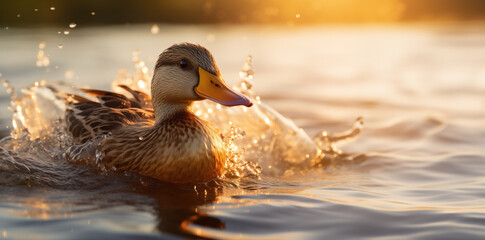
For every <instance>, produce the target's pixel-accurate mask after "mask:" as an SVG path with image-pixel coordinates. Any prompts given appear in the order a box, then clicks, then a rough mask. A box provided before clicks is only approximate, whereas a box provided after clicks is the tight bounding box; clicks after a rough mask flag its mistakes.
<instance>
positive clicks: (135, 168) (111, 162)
mask: <svg viewBox="0 0 485 240" xmlns="http://www.w3.org/2000/svg"><path fill="white" fill-rule="evenodd" d="M217 132H218V130H217V129H215V128H213V127H212V126H211V125H210V124H209V123H207V122H204V121H203V120H201V119H200V118H198V117H197V116H195V115H194V114H192V113H191V112H188V111H181V112H178V113H175V114H174V115H173V116H170V117H168V118H166V119H164V120H163V121H161V122H158V123H156V124H155V125H153V126H140V125H131V126H127V127H124V128H119V129H118V130H115V131H113V132H112V134H111V136H110V137H108V138H105V139H103V140H102V141H101V144H100V145H101V150H102V152H103V153H104V157H103V164H104V165H105V166H106V167H109V168H113V167H114V169H117V170H120V171H130V172H137V173H139V174H142V175H145V176H150V177H153V178H157V179H159V180H162V181H169V182H206V181H209V180H211V179H214V178H216V177H218V176H220V175H221V174H222V173H223V171H224V164H225V162H226V154H225V147H224V144H223V142H222V139H221V137H220V135H219V134H217ZM141 146H145V147H141Z"/></svg>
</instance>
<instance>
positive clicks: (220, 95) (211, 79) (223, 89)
mask: <svg viewBox="0 0 485 240" xmlns="http://www.w3.org/2000/svg"><path fill="white" fill-rule="evenodd" d="M194 91H195V93H197V95H199V96H200V97H203V98H207V99H210V100H212V101H214V102H217V103H220V104H222V105H225V106H238V105H244V106H246V107H251V106H252V105H253V103H252V102H251V100H249V99H248V98H247V97H246V96H244V95H242V94H240V93H237V92H235V91H234V90H232V89H231V88H230V87H228V86H227V84H226V83H225V82H224V79H222V76H216V75H214V74H211V73H209V72H207V71H206V70H204V69H203V68H201V67H199V84H197V86H195V87H194Z"/></svg>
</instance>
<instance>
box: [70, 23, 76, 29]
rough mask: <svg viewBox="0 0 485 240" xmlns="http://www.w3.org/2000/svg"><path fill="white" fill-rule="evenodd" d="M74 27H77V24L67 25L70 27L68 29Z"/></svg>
mask: <svg viewBox="0 0 485 240" xmlns="http://www.w3.org/2000/svg"><path fill="white" fill-rule="evenodd" d="M76 25H77V24H75V23H70V24H69V27H70V28H75V27H76Z"/></svg>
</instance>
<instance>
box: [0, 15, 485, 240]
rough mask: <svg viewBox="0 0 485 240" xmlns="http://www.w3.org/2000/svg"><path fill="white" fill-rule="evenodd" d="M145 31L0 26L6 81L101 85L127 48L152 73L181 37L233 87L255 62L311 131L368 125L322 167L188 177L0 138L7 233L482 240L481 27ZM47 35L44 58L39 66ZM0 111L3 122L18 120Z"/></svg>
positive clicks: (265, 87)
mask: <svg viewBox="0 0 485 240" xmlns="http://www.w3.org/2000/svg"><path fill="white" fill-rule="evenodd" d="M150 27H151V26H148V25H140V26H123V27H106V28H82V26H78V27H77V28H75V29H72V30H71V32H70V34H69V35H64V34H58V33H57V32H58V31H61V29H21V30H20V29H9V30H4V29H3V30H0V41H1V43H2V44H0V54H1V55H0V72H1V73H2V76H1V78H5V79H7V80H9V81H10V83H11V84H12V85H13V86H14V87H15V88H16V89H17V92H19V89H20V88H22V87H26V86H29V85H32V84H34V82H36V81H41V80H42V79H46V80H48V81H64V82H66V83H67V84H68V85H76V86H82V87H83V86H89V87H92V88H100V89H109V88H110V85H111V82H112V80H113V79H115V77H116V75H117V73H118V70H119V69H120V68H125V69H127V70H128V71H133V67H132V65H133V62H132V55H133V50H135V49H139V50H140V53H139V54H138V56H139V57H140V58H141V59H144V60H145V62H146V63H147V65H148V68H149V69H151V68H152V66H153V64H154V61H155V60H156V58H157V56H158V54H159V53H160V52H161V51H162V50H163V49H165V48H166V47H168V46H170V45H171V44H172V43H176V42H182V41H190V42H196V43H200V44H202V45H204V46H206V47H207V48H209V49H210V50H211V51H212V53H213V54H214V56H215V58H216V60H217V62H218V64H219V67H220V68H221V71H222V74H223V75H224V76H225V79H226V81H228V82H229V83H231V84H234V83H237V82H238V80H239V76H238V73H239V71H240V69H241V66H242V65H243V63H244V61H245V59H246V56H247V55H249V54H250V55H252V56H253V59H254V62H253V66H254V69H255V71H256V73H255V76H254V87H253V90H254V91H255V93H256V95H257V96H260V98H261V101H262V102H263V103H264V104H265V105H266V106H270V107H272V108H274V109H275V110H277V111H278V112H279V113H281V114H282V115H283V116H285V117H287V118H289V119H291V120H293V121H294V122H295V123H296V125H297V126H298V127H301V128H303V129H304V130H305V131H306V132H307V133H308V135H309V136H313V135H315V134H318V133H320V131H322V130H325V131H327V132H328V133H329V134H331V133H338V132H342V131H345V130H347V129H349V128H350V126H351V125H352V123H353V121H354V120H355V119H356V118H357V117H359V116H361V117H363V119H364V122H365V124H364V126H365V127H364V129H363V131H362V133H361V135H360V136H359V137H358V138H357V139H356V140H354V141H349V142H340V143H339V144H337V146H335V147H336V148H335V149H336V150H340V151H341V152H340V153H338V152H337V153H334V154H336V155H335V156H336V157H335V158H332V160H335V161H332V162H330V163H328V164H323V165H322V166H320V167H301V168H297V169H296V168H291V169H289V167H288V166H287V165H285V166H273V165H274V163H275V162H276V163H277V162H278V160H281V159H278V157H273V158H272V157H271V156H269V157H267V156H265V157H263V158H262V159H247V160H249V161H259V164H260V166H261V167H262V172H261V174H260V175H259V177H260V178H257V177H254V176H252V177H251V176H249V177H240V178H235V179H232V180H230V181H222V182H217V183H216V182H211V183H208V184H205V185H195V186H194V185H173V184H167V183H161V182H158V181H154V180H150V179H145V178H140V177H139V176H135V175H132V174H113V173H100V172H97V171H96V170H93V169H89V168H84V167H79V166H78V167H74V166H71V165H69V164H66V163H65V161H62V159H59V158H57V157H56V156H55V153H53V152H51V150H52V149H62V146H61V145H62V143H63V140H62V139H57V138H56V136H54V137H52V136H49V137H51V138H48V139H47V138H43V139H38V140H27V139H20V140H18V141H19V142H16V143H12V142H11V141H10V140H9V141H8V142H6V140H3V142H2V149H3V152H1V154H0V157H1V158H0V169H1V170H0V194H1V196H2V198H1V199H0V213H1V214H0V232H1V235H0V236H1V237H3V238H5V239H85V238H101V239H105V238H111V239H133V238H137V239H138V238H146V239H150V238H154V239H155V238H176V237H180V238H187V237H188V238H191V237H197V236H199V237H208V238H221V239H231V238H243V239H323V238H325V239H351V238H359V239H379V238H382V239H482V238H483V235H484V234H485V227H484V226H485V201H484V199H485V193H484V191H483V189H484V187H485V178H484V176H485V168H484V167H483V165H484V163H485V150H484V148H483V144H484V142H485V127H484V126H485V94H484V93H485V68H484V67H483V66H484V64H485V55H484V54H483V49H485V32H484V31H483V30H482V29H483V26H481V25H479V24H477V25H470V26H353V27H351V26H335V27H332V26H325V27H318V26H317V27H306V28H277V27H265V28H256V27H235V26H224V27H213V26H200V27H195V26H160V32H159V33H158V34H152V33H151V32H150ZM41 42H45V47H44V49H43V50H44V51H45V53H46V56H47V57H48V58H49V60H50V63H49V66H44V67H42V66H41V67H36V65H35V64H36V57H37V53H38V51H39V43H41ZM59 44H62V48H59ZM19 94H20V92H19ZM9 99H10V97H9V95H8V94H2V95H1V103H2V105H4V106H7V105H9V102H8V101H9ZM42 113H43V114H45V115H47V114H48V113H44V112H42ZM0 117H1V118H2V120H3V121H2V122H3V124H4V125H5V126H8V127H9V129H11V128H12V126H11V124H10V119H11V117H12V113H11V112H9V111H7V110H4V111H1V112H0ZM243 129H244V127H243ZM246 130H247V131H248V132H250V130H249V129H246ZM273 130H274V129H273ZM5 134H6V133H5V132H4V135H5ZM57 137H59V136H57ZM288 141H291V140H288ZM57 144H59V145H57ZM265 144H266V143H265ZM53 145H55V146H53ZM19 146H20V147H19ZM284 146H286V145H284ZM9 151H10V152H9ZM291 151H298V149H295V150H291ZM269 158H271V159H269ZM281 158H283V157H281ZM286 160H287V159H286ZM268 161H271V164H267V162H268ZM265 163H266V164H265ZM272 164H273V165H272ZM270 166H271V167H275V168H276V167H279V168H280V169H283V170H282V171H276V170H274V169H271V168H269V167H270ZM287 170H291V171H287Z"/></svg>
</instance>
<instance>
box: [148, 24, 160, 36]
mask: <svg viewBox="0 0 485 240" xmlns="http://www.w3.org/2000/svg"><path fill="white" fill-rule="evenodd" d="M150 31H151V32H152V34H158V32H160V28H159V27H158V25H157V24H153V26H152V29H151V30H150Z"/></svg>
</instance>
